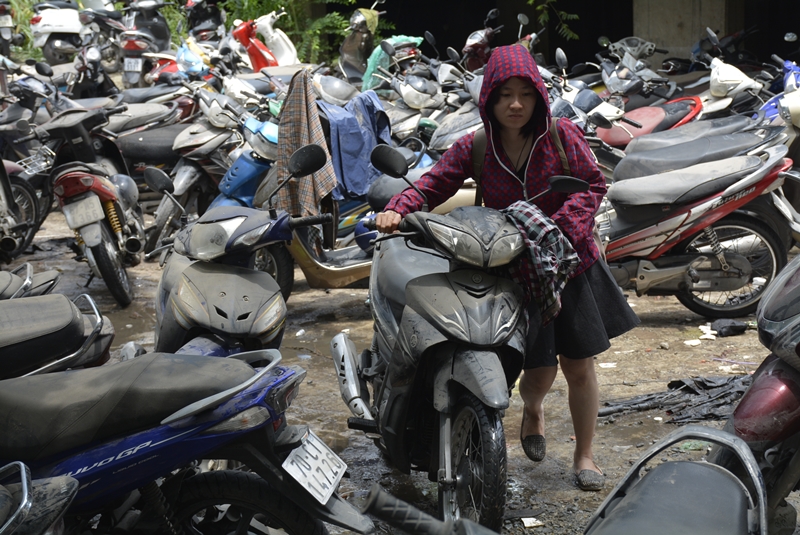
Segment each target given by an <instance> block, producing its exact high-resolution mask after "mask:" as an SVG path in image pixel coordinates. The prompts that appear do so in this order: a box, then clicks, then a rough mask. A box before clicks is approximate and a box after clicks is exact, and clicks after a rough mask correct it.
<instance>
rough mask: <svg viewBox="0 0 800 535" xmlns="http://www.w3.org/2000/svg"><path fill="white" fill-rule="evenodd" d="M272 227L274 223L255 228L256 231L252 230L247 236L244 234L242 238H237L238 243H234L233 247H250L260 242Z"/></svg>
mask: <svg viewBox="0 0 800 535" xmlns="http://www.w3.org/2000/svg"><path fill="white" fill-rule="evenodd" d="M270 225H272V223H267V224H266V225H261V226H260V227H258V228H255V229H253V230H251V231H250V232H248V233H246V234H242V235H241V236H239V237H238V238H236V241H234V242H233V247H236V246H239V245H244V246H247V247H249V246H251V245H253V244H254V243H256V242H257V241H258V240H259V238H261V236H263V235H264V233H265V232H266V231H267V229H268V228H269V227H270Z"/></svg>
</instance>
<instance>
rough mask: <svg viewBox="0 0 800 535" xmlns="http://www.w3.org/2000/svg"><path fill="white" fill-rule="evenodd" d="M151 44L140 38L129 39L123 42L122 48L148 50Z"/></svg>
mask: <svg viewBox="0 0 800 535" xmlns="http://www.w3.org/2000/svg"><path fill="white" fill-rule="evenodd" d="M149 47H150V45H149V44H148V43H147V41H139V40H138V39H128V40H126V41H123V42H122V48H124V49H125V50H146V49H147V48H149Z"/></svg>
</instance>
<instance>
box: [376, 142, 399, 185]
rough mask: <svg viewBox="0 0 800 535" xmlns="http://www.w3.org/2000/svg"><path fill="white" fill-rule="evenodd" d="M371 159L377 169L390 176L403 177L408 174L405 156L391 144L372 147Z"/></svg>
mask: <svg viewBox="0 0 800 535" xmlns="http://www.w3.org/2000/svg"><path fill="white" fill-rule="evenodd" d="M369 161H370V162H371V163H372V165H373V167H375V169H377V170H378V171H380V172H381V173H383V174H385V175H389V176H390V177H393V178H403V177H404V176H406V175H407V174H408V162H406V159H405V157H404V156H403V155H402V154H400V152H399V151H397V150H395V149H393V148H392V147H390V146H389V145H377V146H376V147H375V148H374V149H372V154H370V157H369Z"/></svg>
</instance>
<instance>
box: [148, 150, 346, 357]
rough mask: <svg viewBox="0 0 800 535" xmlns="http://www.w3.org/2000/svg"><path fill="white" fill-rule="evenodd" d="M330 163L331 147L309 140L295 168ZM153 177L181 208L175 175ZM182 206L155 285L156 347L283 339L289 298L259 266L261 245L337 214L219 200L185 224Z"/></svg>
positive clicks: (207, 347)
mask: <svg viewBox="0 0 800 535" xmlns="http://www.w3.org/2000/svg"><path fill="white" fill-rule="evenodd" d="M324 163H325V154H324V151H323V150H322V149H321V148H320V147H318V146H316V145H308V146H306V147H303V148H301V149H299V150H298V151H296V152H295V153H294V154H293V156H292V158H291V159H290V162H289V171H290V173H291V176H293V177H298V176H306V175H307V174H311V173H313V172H314V171H316V170H318V169H319V168H321V167H322V165H323V164H324ZM146 178H147V180H148V184H149V185H150V187H151V188H153V189H154V190H155V191H160V192H162V193H164V194H165V195H166V197H167V198H168V199H170V200H171V201H172V202H173V203H174V204H175V206H176V207H177V208H178V209H181V210H182V208H181V206H180V203H179V202H178V201H177V199H175V198H174V197H173V196H172V194H171V192H172V190H173V189H174V188H173V185H172V182H171V181H170V180H169V177H167V176H166V175H165V174H164V173H163V172H160V171H158V170H157V169H152V168H151V169H149V170H148V173H147V175H146ZM285 183H286V181H285V182H284V184H285ZM182 213H183V217H182V218H181V219H182V221H181V225H182V227H183V228H182V229H181V230H180V231H179V232H178V234H177V235H176V236H175V237H174V239H172V238H169V239H168V240H164V241H165V242H167V244H166V245H165V246H164V247H165V248H166V249H171V250H172V252H171V254H170V255H169V259H168V260H166V263H165V267H164V272H163V274H162V276H161V280H160V281H159V285H158V289H157V290H156V320H157V321H156V331H155V349H156V351H168V352H172V351H176V352H179V353H194V354H197V353H200V354H203V355H219V356H227V355H230V354H232V353H238V352H239V351H242V350H243V349H244V350H247V349H254V348H258V349H262V348H277V347H279V345H280V342H281V339H282V337H283V331H284V328H285V326H286V324H285V322H286V304H285V301H284V299H283V296H282V295H281V288H280V287H279V286H278V284H277V283H276V282H275V279H273V278H272V276H271V275H270V274H269V273H268V272H265V271H263V270H259V269H256V268H257V265H256V262H257V260H258V258H259V256H258V252H259V250H261V249H263V248H265V247H269V246H270V245H271V244H274V243H277V242H281V241H284V240H287V239H290V238H291V235H292V230H293V229H296V228H299V227H303V226H310V225H315V224H319V223H322V222H326V221H330V219H331V216H330V214H322V215H320V216H309V217H304V218H303V217H300V218H295V217H290V216H289V214H287V213H286V212H281V213H278V212H277V211H276V210H274V209H269V210H267V211H260V210H255V209H253V208H246V207H242V206H220V207H217V208H213V209H210V210H208V211H207V212H206V213H205V214H204V215H203V216H202V217H200V218H199V219H198V220H197V221H196V222H195V223H194V224H192V225H189V226H186V218H185V212H182ZM214 233H216V235H217V237H214V236H215V235H214ZM219 233H222V234H224V236H223V235H222V234H219ZM162 243H163V242H162ZM159 251H160V249H156V250H154V251H153V252H152V253H150V256H153V255H154V254H156V253H157V252H159ZM290 261H291V259H290ZM162 262H163V260H162ZM198 307H200V308H198Z"/></svg>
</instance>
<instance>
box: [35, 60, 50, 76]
mask: <svg viewBox="0 0 800 535" xmlns="http://www.w3.org/2000/svg"><path fill="white" fill-rule="evenodd" d="M35 68H36V72H37V73H39V74H41V75H42V76H47V77H48V78H52V77H53V68H52V67H51V66H50V65H48V64H47V63H44V62H42V61H39V62H37V63H36V66H35Z"/></svg>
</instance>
